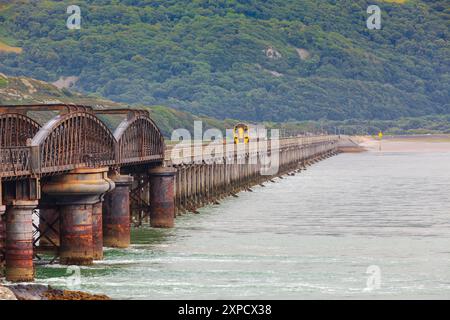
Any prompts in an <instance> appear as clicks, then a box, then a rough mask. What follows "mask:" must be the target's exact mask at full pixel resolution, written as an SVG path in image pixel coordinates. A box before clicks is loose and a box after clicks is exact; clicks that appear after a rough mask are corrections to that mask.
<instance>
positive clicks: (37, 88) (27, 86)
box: [0, 73, 235, 138]
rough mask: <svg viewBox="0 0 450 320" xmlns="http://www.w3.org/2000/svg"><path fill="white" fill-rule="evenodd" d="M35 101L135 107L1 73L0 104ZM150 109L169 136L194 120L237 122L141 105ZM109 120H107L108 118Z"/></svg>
mask: <svg viewBox="0 0 450 320" xmlns="http://www.w3.org/2000/svg"><path fill="white" fill-rule="evenodd" d="M33 103H76V104H83V105H89V106H92V107H94V108H97V109H105V108H107V109H111V108H128V107H130V108H136V107H137V106H128V105H126V104H122V103H117V102H113V101H110V100H107V99H103V98H101V97H96V96H92V95H91V96H86V95H83V94H80V93H77V92H73V91H70V90H67V89H58V88H57V87H56V86H54V85H52V84H49V83H46V82H44V81H40V80H36V79H32V78H26V77H8V76H6V75H4V74H1V73H0V105H9V104H11V105H17V104H33ZM139 108H144V109H147V110H149V111H150V115H151V117H152V119H153V120H154V121H155V123H156V124H157V125H158V127H159V128H160V129H161V131H162V132H163V134H164V136H166V137H168V138H170V136H171V134H172V131H173V130H174V129H178V128H184V129H188V130H190V131H191V132H192V131H193V126H194V121H203V125H204V128H211V127H214V128H219V129H221V130H225V129H226V128H232V126H233V124H234V123H235V121H233V120H228V121H219V120H216V119H212V118H207V117H197V116H194V115H192V114H190V113H187V112H182V111H178V110H174V109H171V108H168V107H164V106H140V107H139ZM34 116H35V117H36V119H35V120H38V122H41V123H42V122H44V121H46V120H48V117H49V116H51V115H47V114H44V115H41V114H36V115H34ZM106 120H108V119H106Z"/></svg>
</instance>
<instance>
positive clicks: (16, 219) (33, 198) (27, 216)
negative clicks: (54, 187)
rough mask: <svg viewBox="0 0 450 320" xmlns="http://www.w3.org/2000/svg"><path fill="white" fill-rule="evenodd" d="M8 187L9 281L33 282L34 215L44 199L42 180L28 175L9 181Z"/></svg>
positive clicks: (7, 243)
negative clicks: (41, 189)
mask: <svg viewBox="0 0 450 320" xmlns="http://www.w3.org/2000/svg"><path fill="white" fill-rule="evenodd" d="M4 187H5V190H4V192H3V196H4V197H5V198H4V203H5V204H6V214H5V217H4V220H3V221H4V226H5V233H4V235H5V242H4V243H5V248H4V255H5V262H6V280H8V281H12V282H26V281H33V280H34V266H33V221H32V216H33V210H34V209H35V208H36V207H37V205H38V199H39V198H40V188H39V180H38V179H36V178H28V179H21V180H16V181H8V182H5V184H4Z"/></svg>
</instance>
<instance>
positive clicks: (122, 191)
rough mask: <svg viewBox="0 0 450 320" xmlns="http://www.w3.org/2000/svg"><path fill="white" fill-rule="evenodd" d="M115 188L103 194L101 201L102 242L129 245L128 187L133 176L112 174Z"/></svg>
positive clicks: (112, 244)
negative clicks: (103, 197)
mask: <svg viewBox="0 0 450 320" xmlns="http://www.w3.org/2000/svg"><path fill="white" fill-rule="evenodd" d="M110 178H111V180H113V181H114V183H115V185H116V188H115V189H114V190H113V191H111V192H109V193H107V194H106V195H105V201H104V203H103V244H104V246H105V247H113V248H128V247H129V246H130V242H131V241H130V187H131V184H132V183H133V177H131V176H126V175H113V176H111V177H110Z"/></svg>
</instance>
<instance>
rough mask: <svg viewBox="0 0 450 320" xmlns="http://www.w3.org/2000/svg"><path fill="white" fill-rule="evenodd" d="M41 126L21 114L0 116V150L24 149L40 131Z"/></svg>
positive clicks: (2, 114) (3, 114)
mask: <svg viewBox="0 0 450 320" xmlns="http://www.w3.org/2000/svg"><path fill="white" fill-rule="evenodd" d="M39 128H40V125H39V124H38V123H37V122H36V121H34V120H33V119H31V118H29V117H27V116H26V115H24V114H20V113H1V114H0V148H8V147H24V146H26V145H27V140H28V139H32V138H33V137H34V135H35V134H36V133H37V132H38V131H39Z"/></svg>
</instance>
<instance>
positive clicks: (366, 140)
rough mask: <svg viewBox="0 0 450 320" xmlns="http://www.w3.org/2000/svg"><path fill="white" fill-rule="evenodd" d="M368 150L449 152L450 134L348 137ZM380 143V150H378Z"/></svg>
mask: <svg viewBox="0 0 450 320" xmlns="http://www.w3.org/2000/svg"><path fill="white" fill-rule="evenodd" d="M350 138H351V139H352V140H353V141H354V142H356V143H357V144H358V145H359V146H360V147H363V148H365V149H366V151H368V152H396V153H428V152H433V153H436V152H438V153H439V152H450V135H443V134H438V135H414V136H403V135H401V136H385V137H383V138H382V139H381V141H380V140H379V139H378V138H375V137H373V136H352V137H350ZM380 145H381V150H380Z"/></svg>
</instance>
